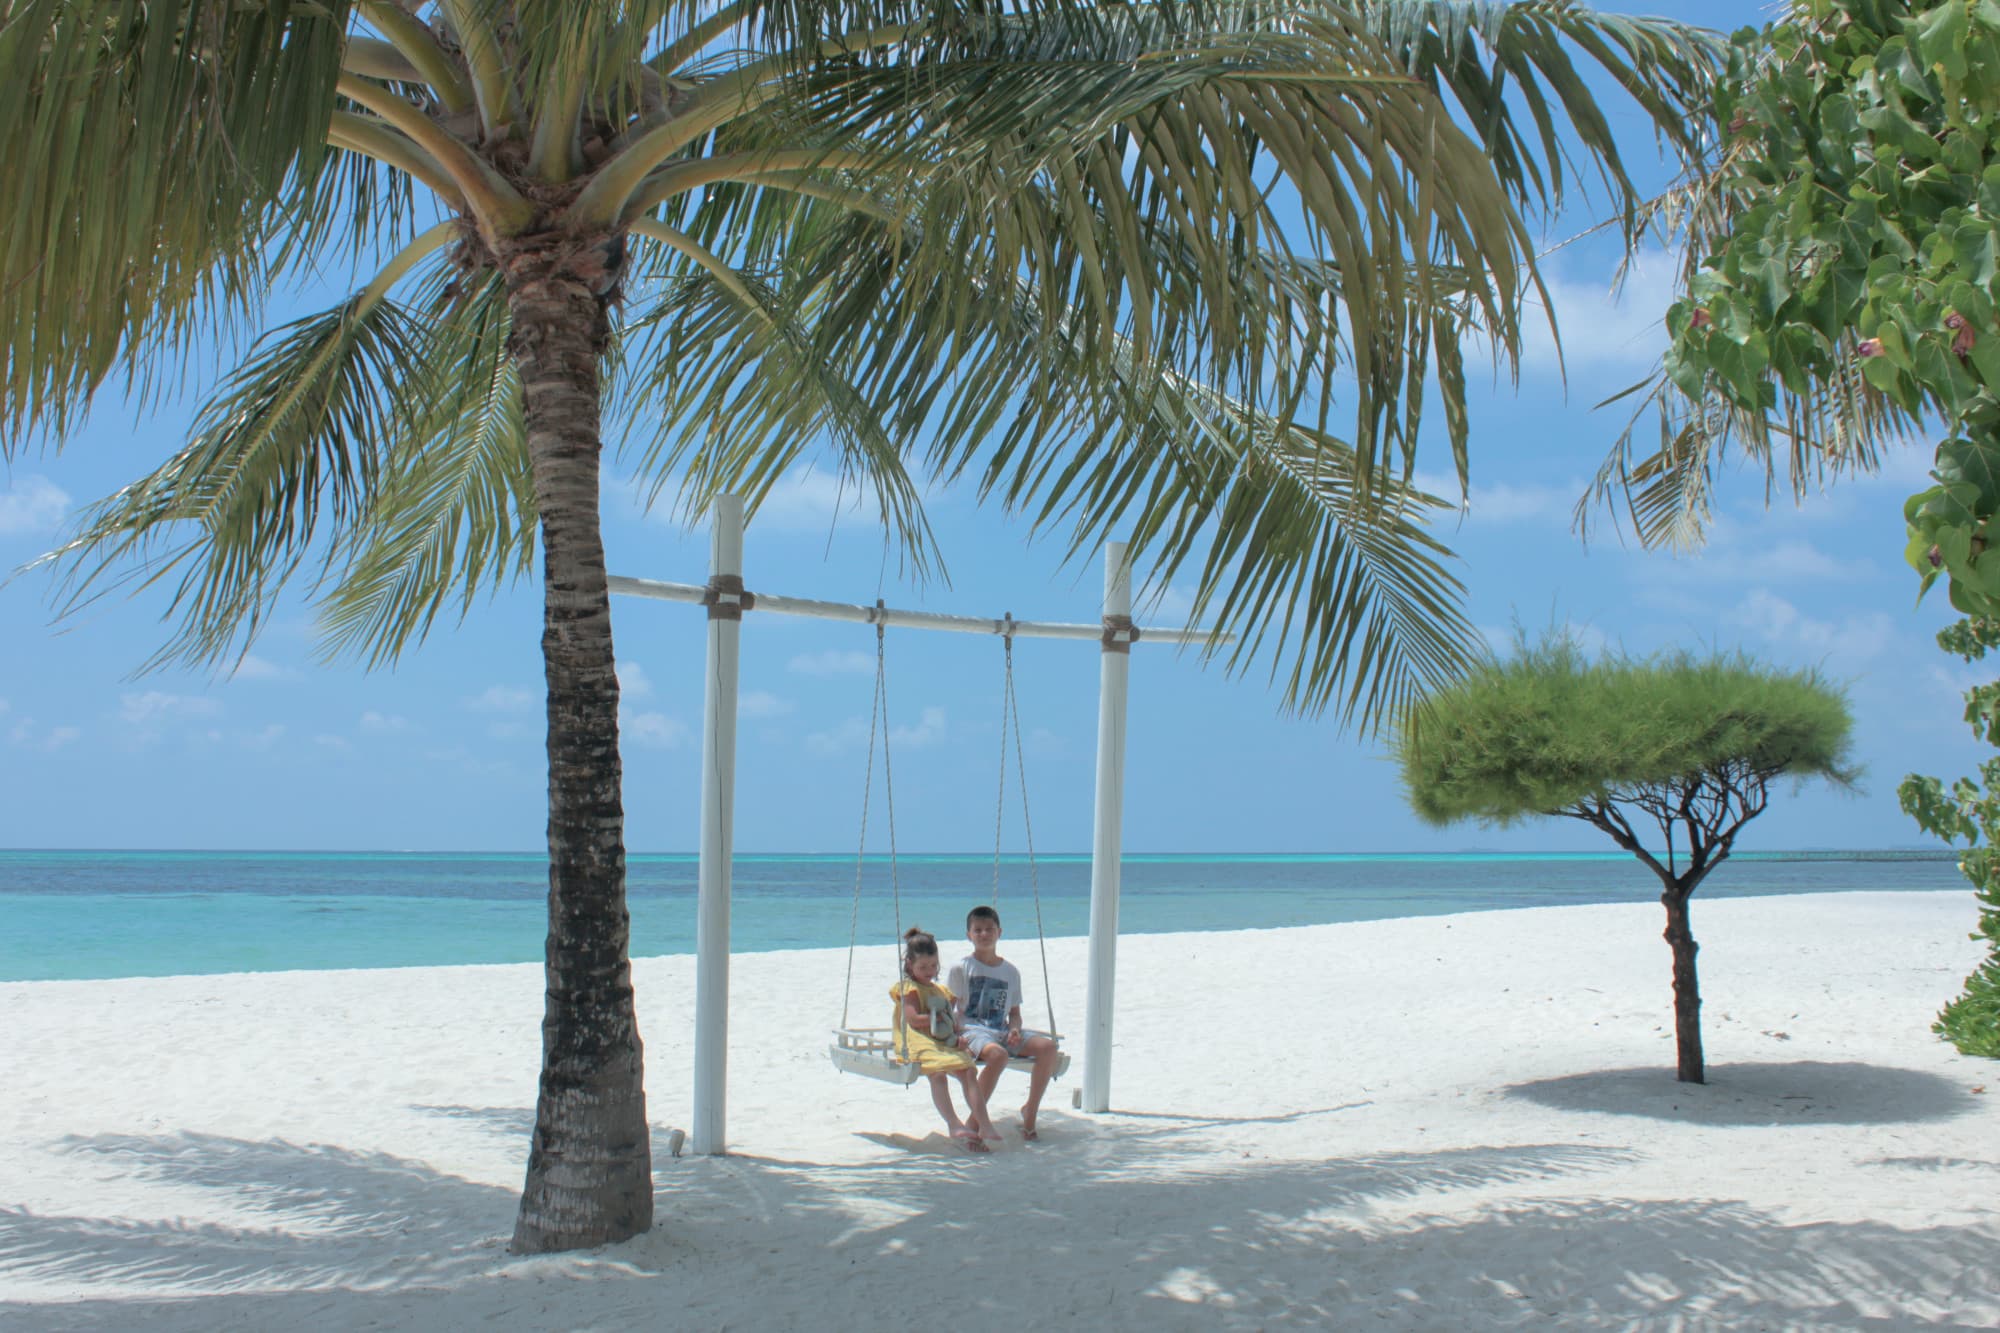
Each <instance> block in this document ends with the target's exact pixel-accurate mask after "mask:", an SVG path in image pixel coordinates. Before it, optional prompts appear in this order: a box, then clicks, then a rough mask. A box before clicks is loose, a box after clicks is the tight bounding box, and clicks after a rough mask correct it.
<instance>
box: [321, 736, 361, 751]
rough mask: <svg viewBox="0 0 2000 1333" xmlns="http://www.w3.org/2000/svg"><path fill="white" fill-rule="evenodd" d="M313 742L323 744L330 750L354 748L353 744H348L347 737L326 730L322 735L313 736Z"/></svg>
mask: <svg viewBox="0 0 2000 1333" xmlns="http://www.w3.org/2000/svg"><path fill="white" fill-rule="evenodd" d="M313 744H314V745H318V746H323V747H324V748H326V749H329V750H343V751H344V750H351V749H353V748H354V747H353V746H352V745H350V744H348V741H347V737H345V736H334V735H330V734H327V733H324V732H322V733H321V734H320V735H317V736H315V737H313Z"/></svg>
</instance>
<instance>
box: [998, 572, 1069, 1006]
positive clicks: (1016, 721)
mask: <svg viewBox="0 0 2000 1333" xmlns="http://www.w3.org/2000/svg"><path fill="white" fill-rule="evenodd" d="M1001 642H1002V643H1003V644H1005V645H1006V656H1007V672H1006V684H1005V687H1004V688H1003V689H1002V690H1001V692H1000V799H999V800H998V801H997V802H995V809H994V811H993V906H994V907H995V908H996V909H997V908H998V907H999V906H1000V829H1001V823H1002V817H1003V816H1004V815H1005V813H1006V809H1007V732H1008V724H1009V722H1010V721H1011V723H1012V729H1013V733H1014V776H1015V779H1016V780H1017V781H1018V782H1019V784H1020V787H1021V831H1022V833H1023V835H1024V836H1025V837H1026V839H1027V843H1028V892H1029V893H1030V894H1031V895H1032V896H1033V898H1034V903H1035V946H1036V948H1038V949H1039V950H1040V951H1041V955H1042V1007H1043V1008H1045V1009H1047V1010H1048V1014H1049V1032H1050V1033H1051V1034H1054V1033H1057V1032H1060V1031H1061V1029H1060V1028H1058V1027H1057V1026H1056V1000H1055V988H1054V987H1053V986H1051V985H1050V984H1049V938H1048V935H1047V934H1046V933H1045V932H1044V931H1043V929H1042V887H1041V879H1040V874H1039V872H1038V871H1037V869H1036V866H1035V821H1034V819H1033V818H1032V817H1031V816H1030V814H1029V811H1028V761H1027V756H1026V754H1025V752H1024V751H1023V748H1022V745H1021V704H1020V700H1019V699H1017V698H1016V697H1015V695H1014V613H1013V612H1011V611H1009V612H1008V613H1007V618H1006V620H1005V622H1004V627H1003V629H1002V630H1001Z"/></svg>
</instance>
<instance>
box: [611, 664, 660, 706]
mask: <svg viewBox="0 0 2000 1333" xmlns="http://www.w3.org/2000/svg"><path fill="white" fill-rule="evenodd" d="M617 670H618V696H619V697H620V698H621V699H626V700H631V699H644V698H648V697H650V696H651V694H652V693H653V678H652V677H651V676H648V675H647V674H646V668H644V667H642V666H640V665H639V664H638V663H637V662H627V661H626V660H625V659H623V658H620V659H619V660H618V667H617Z"/></svg>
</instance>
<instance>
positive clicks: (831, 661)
mask: <svg viewBox="0 0 2000 1333" xmlns="http://www.w3.org/2000/svg"><path fill="white" fill-rule="evenodd" d="M785 670H787V671H792V672H796V673H797V674H799V675H801V676H868V675H873V674H874V672H875V659H874V658H873V657H871V656H869V655H868V654H867V653H863V652H856V651H853V650H848V651H841V650H839V649H834V648H829V649H827V650H825V651H824V652H818V653H801V654H799V655H798V656H797V657H794V658H793V659H792V660H791V661H789V662H787V663H786V664H785Z"/></svg>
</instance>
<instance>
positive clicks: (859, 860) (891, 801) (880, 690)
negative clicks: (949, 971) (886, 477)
mask: <svg viewBox="0 0 2000 1333" xmlns="http://www.w3.org/2000/svg"><path fill="white" fill-rule="evenodd" d="M875 606H876V609H877V610H878V611H879V610H881V609H882V606H883V603H882V600H881V599H880V598H877V599H876V600H875ZM878 724H879V729H880V731H881V733H882V796H883V801H884V803H885V804H886V805H887V806H888V814H889V893H890V896H891V898H892V899H893V900H894V902H895V913H896V940H895V945H896V949H897V952H898V957H900V956H901V950H902V944H903V897H902V890H901V888H900V886H899V885H898V883H897V875H896V787H895V782H894V779H893V778H892V777H891V776H890V772H889V670H888V654H887V652H886V651H885V645H884V642H883V627H882V622H881V621H879V620H878V621H876V622H875V691H874V698H873V700H872V701H871V704H870V713H869V717H868V763H867V766H866V767H865V768H863V769H862V772H861V842H860V845H859V847H857V848H856V849H855V853H854V905H853V907H852V909H851V910H850V911H849V914H848V918H847V982H846V984H845V985H844V986H843V987H842V989H841V996H840V1026H841V1027H843V1028H845V1027H846V1026H847V1025H848V1024H847V1018H848V1008H849V1006H850V1004H851V1003H852V1002H853V999H854V945H855V942H856V940H857V939H859V937H860V928H861V880H862V873H863V871H864V869H865V868H866V866H867V856H868V804H869V800H868V798H869V796H870V794H871V790H872V788H873V785H874V778H875V733H876V730H877V729H878Z"/></svg>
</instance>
